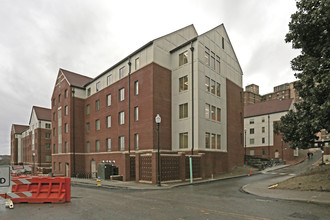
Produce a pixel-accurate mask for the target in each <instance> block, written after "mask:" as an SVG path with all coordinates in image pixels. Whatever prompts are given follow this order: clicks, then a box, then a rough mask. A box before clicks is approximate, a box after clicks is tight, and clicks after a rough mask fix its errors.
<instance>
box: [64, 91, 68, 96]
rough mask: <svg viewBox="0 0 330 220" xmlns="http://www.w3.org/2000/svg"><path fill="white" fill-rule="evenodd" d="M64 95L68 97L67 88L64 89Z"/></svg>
mask: <svg viewBox="0 0 330 220" xmlns="http://www.w3.org/2000/svg"><path fill="white" fill-rule="evenodd" d="M64 97H65V98H68V90H67V89H66V90H65V91H64Z"/></svg>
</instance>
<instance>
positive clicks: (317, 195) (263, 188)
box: [71, 161, 330, 205]
mask: <svg viewBox="0 0 330 220" xmlns="http://www.w3.org/2000/svg"><path fill="white" fill-rule="evenodd" d="M300 162H301V161H300ZM287 166H290V165H280V166H276V167H270V168H267V169H266V170H263V171H260V172H257V171H255V170H254V171H253V172H252V175H255V174H259V173H266V172H269V171H272V170H277V169H281V168H284V167H287ZM247 175H248V174H242V171H241V172H240V174H227V175H222V176H218V177H215V178H214V179H207V180H194V182H193V183H190V182H184V183H182V182H176V183H175V182H174V183H162V184H161V186H160V187H159V186H157V185H154V184H149V183H137V182H135V181H126V182H123V181H116V180H112V181H110V180H102V181H101V187H102V188H117V189H131V190H164V189H170V188H174V187H180V186H186V185H192V184H201V183H206V182H213V181H221V180H224V179H228V178H237V177H244V176H247ZM291 177H292V176H289V175H287V176H280V177H277V178H272V179H269V180H264V181H258V182H254V183H252V184H247V185H245V186H243V187H242V190H243V191H245V192H247V193H250V194H253V195H257V196H261V197H268V198H275V199H284V200H294V201H305V202H314V203H321V204H329V205H330V192H317V191H298V190H282V189H269V188H268V187H269V186H271V185H274V184H277V183H279V182H282V181H284V180H286V179H289V178H291ZM71 183H72V184H73V185H85V186H89V187H95V188H97V182H96V180H93V179H79V178H71Z"/></svg>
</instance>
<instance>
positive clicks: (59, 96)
mask: <svg viewBox="0 0 330 220" xmlns="http://www.w3.org/2000/svg"><path fill="white" fill-rule="evenodd" d="M60 102H61V94H59V95H58V103H60Z"/></svg>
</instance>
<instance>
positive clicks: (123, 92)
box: [119, 88, 125, 102]
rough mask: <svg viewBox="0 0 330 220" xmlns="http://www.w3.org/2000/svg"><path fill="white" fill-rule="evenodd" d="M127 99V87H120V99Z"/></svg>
mask: <svg viewBox="0 0 330 220" xmlns="http://www.w3.org/2000/svg"><path fill="white" fill-rule="evenodd" d="M124 100H125V88H121V89H119V101H120V102H121V101H124Z"/></svg>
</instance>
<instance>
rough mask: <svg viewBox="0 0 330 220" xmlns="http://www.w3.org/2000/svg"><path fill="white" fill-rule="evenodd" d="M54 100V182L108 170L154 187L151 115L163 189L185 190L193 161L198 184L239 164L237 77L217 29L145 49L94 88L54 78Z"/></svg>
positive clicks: (64, 76)
mask: <svg viewBox="0 0 330 220" xmlns="http://www.w3.org/2000/svg"><path fill="white" fill-rule="evenodd" d="M51 100H52V109H51V115H52V117H51V120H52V125H53V126H52V168H53V173H54V174H55V175H65V176H91V177H96V173H97V164H99V163H103V162H104V163H109V162H111V163H112V164H113V165H115V166H116V167H118V168H119V174H120V175H122V176H123V179H124V180H136V181H141V180H145V181H149V182H152V183H155V181H156V179H155V178H156V174H157V157H155V155H156V153H157V132H156V123H155V116H156V115H157V114H159V115H160V116H161V123H160V130H159V146H160V152H161V157H160V160H161V176H162V181H164V180H177V179H182V180H184V179H185V177H187V175H186V174H185V170H186V171H187V169H186V168H185V166H186V164H187V163H186V162H187V160H186V159H187V155H191V154H193V160H194V161H195V162H196V163H195V162H194V163H195V166H194V169H195V170H197V171H198V172H199V173H201V174H200V176H201V177H207V176H211V175H212V174H218V173H224V172H227V171H229V170H231V169H232V168H234V167H235V166H239V165H242V164H243V160H244V148H243V90H242V70H241V68H240V65H239V62H238V60H237V57H236V55H235V52H234V50H233V47H232V45H231V43H230V40H229V37H228V35H227V32H226V30H225V27H224V25H220V26H217V27H215V28H214V29H212V30H210V31H208V32H206V33H204V34H202V35H198V34H197V32H196V30H195V28H194V26H193V25H190V26H187V27H185V28H182V29H180V30H177V31H175V32H173V33H170V34H167V35H165V36H163V37H160V38H157V39H155V40H152V41H150V42H149V43H147V44H145V45H144V46H142V47H141V48H139V49H138V50H136V51H134V52H133V53H131V54H129V55H128V56H127V57H125V58H124V59H122V60H121V61H119V62H118V63H116V64H115V65H113V66H112V67H110V68H109V69H107V70H106V71H104V72H103V73H101V74H100V75H98V76H97V77H95V78H89V77H86V76H83V75H80V74H77V73H73V72H70V71H67V70H64V69H60V70H59V72H58V75H57V78H56V83H55V86H54V90H53V94H52V98H51ZM198 161H199V162H198ZM180 164H181V165H180ZM180 166H182V167H181V168H180ZM197 171H196V172H197ZM194 172H195V171H194ZM174 176H175V177H174ZM197 176H198V175H197Z"/></svg>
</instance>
